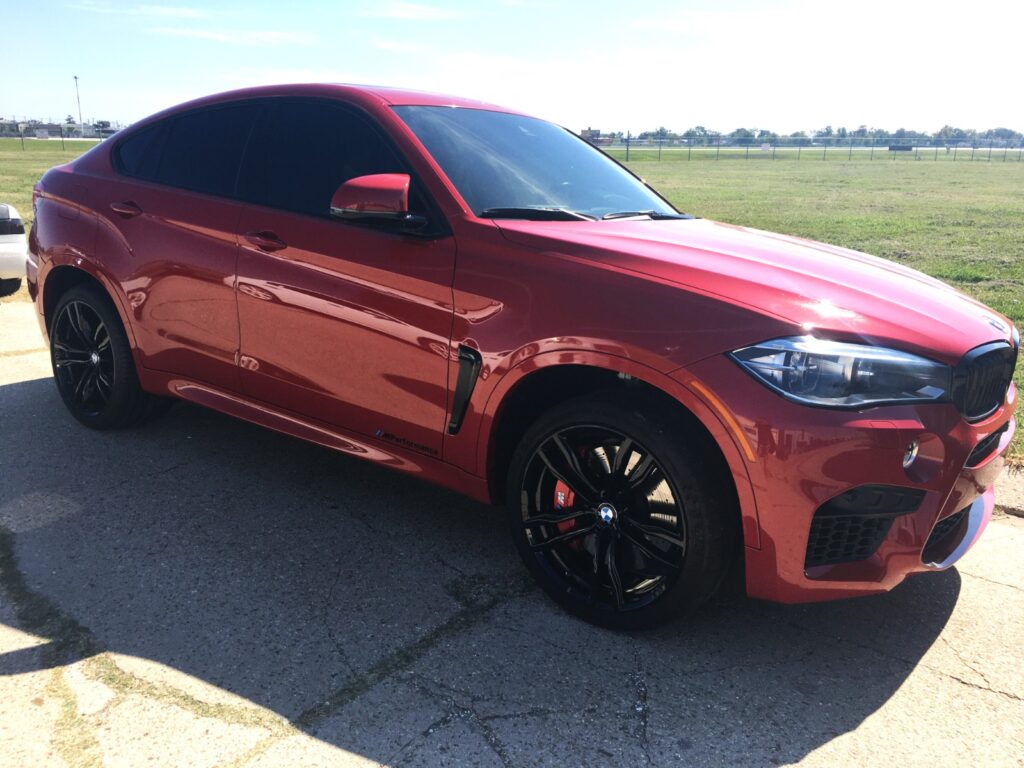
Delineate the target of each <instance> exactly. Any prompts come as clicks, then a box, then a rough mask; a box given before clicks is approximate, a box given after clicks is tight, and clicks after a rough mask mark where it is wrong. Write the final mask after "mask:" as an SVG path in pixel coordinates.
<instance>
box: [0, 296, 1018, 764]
mask: <svg viewBox="0 0 1024 768" xmlns="http://www.w3.org/2000/svg"><path fill="white" fill-rule="evenodd" d="M34 323H35V321H34V319H33V318H32V315H31V309H30V307H29V306H28V305H27V304H22V303H20V302H14V303H12V302H4V303H0V764H2V765H4V766H6V765H11V766H47V765H55V766H59V765H76V766H77V765H108V766H119V765H126V766H128V765H131V766H137V765H140V764H153V765H175V766H177V765H183V766H184V765H188V766H191V765H196V766H200V765H204V766H205V765H211V766H212V765H228V766H281V765H304V766H313V765H320V766H336V765H344V766H348V765H364V764H387V765H441V764H444V765H463V764H470V765H497V766H509V765H538V764H541V765H558V766H563V765H639V766H644V765H651V766H660V765H721V764H724V763H729V764H742V765H779V764H794V763H797V764H801V765H809V766H819V765H820V766H825V765H827V766H834V765H858V766H859V765H864V764H877V763H880V762H882V761H886V762H890V763H893V764H899V765H926V764H930V765H933V764H935V763H941V764H943V765H961V764H963V765H968V764H970V765H986V766H990V765H992V766H995V765H1006V766H1009V765H1020V764H1022V758H1021V756H1022V755H1024V665H1022V664H1021V652H1020V640H1019V638H1020V637H1021V636H1022V635H1024V559H1022V558H1021V557H1020V552H1021V550H1022V547H1024V520H1020V519H1016V518H1014V517H1010V516H1001V517H999V518H997V519H996V520H994V521H993V523H992V524H991V526H990V527H989V529H988V530H987V531H986V533H985V535H984V537H983V538H982V541H981V542H980V543H979V545H978V546H977V547H976V548H975V550H973V551H972V552H971V553H970V554H969V555H968V556H967V557H966V558H965V559H964V560H963V561H961V564H960V565H959V566H958V567H957V568H956V569H953V570H950V571H947V572H944V573H941V574H928V575H924V576H918V577H914V578H912V579H910V580H909V581H908V582H907V583H905V584H904V585H902V586H901V587H900V588H898V589H896V590H895V591H894V592H892V593H890V594H888V595H885V596H882V597H878V598H866V599H861V600H854V601H847V602H842V603H832V604H824V605H814V606H804V607H798V608H783V607H778V606H773V605H768V604H764V603H757V602H753V601H748V600H746V599H743V598H739V597H722V598H720V599H718V600H717V601H716V602H715V603H714V604H713V605H711V606H709V607H708V608H707V609H706V610H704V611H703V612H701V613H700V614H699V615H698V616H697V617H696V618H695V619H694V620H693V621H692V623H690V624H688V625H683V626H673V627H667V628H664V629H661V630H658V631H655V632H650V633H643V634H636V635H624V634H616V633H612V632H606V631H603V630H599V629H595V628H593V627H590V626H588V625H585V624H582V623H580V622H578V621H576V620H574V619H571V618H569V617H568V616H566V615H565V614H563V613H562V612H561V611H559V610H558V609H557V608H555V607H554V606H553V605H552V604H551V603H550V602H549V601H548V600H546V599H545V598H544V596H543V595H542V594H540V593H539V592H538V591H537V590H536V589H535V588H533V586H532V585H531V584H530V582H529V580H528V579H527V577H526V576H525V574H524V571H523V569H522V567H521V566H520V564H519V562H518V561H517V559H516V556H515V554H514V552H513V551H512V547H511V545H510V543H509V541H508V537H507V534H506V531H505V529H504V524H503V521H502V518H501V515H500V513H499V512H498V511H497V510H494V509H491V508H488V507H484V506H481V505H479V504H476V503H474V502H470V501H467V500H466V499H463V498H461V497H459V496H456V495H454V494H451V493H448V492H447V491H443V490H441V489H438V488H434V487H432V486H428V485H425V484H422V483H420V482H418V481H416V480H414V479H411V478H406V477H401V476H398V475H395V474H392V473H389V472H387V471H386V470H383V469H381V468H378V467H374V466H369V465H366V464H363V463H360V462H357V461H355V460H352V459H349V458H347V457H344V456H341V455H338V454H334V453H331V452H329V451H327V450H324V449H321V448H317V447H314V446H311V445H307V444H304V443H301V442H299V441H296V440H293V439H290V438H286V437H283V436H280V435H276V434H274V433H271V432H268V431H265V430H262V429H259V428H257V427H254V426H251V425H248V424H244V423H241V422H238V421H234V420H231V419H229V418H227V417H223V416H220V415H217V414H214V413H211V412H208V411H204V410H202V409H199V408H196V407H192V406H188V405H184V404H182V405H179V406H176V407H175V408H174V409H172V410H171V412H170V413H169V414H168V415H167V416H166V417H164V418H163V419H161V420H159V421H157V422H155V423H154V424H152V425H149V426H147V427H144V428H141V429H138V430H131V431H123V432H114V433H95V432H90V431H89V430H86V429H84V428H82V427H80V426H79V425H78V424H77V423H76V422H74V421H73V420H72V419H71V418H70V416H68V415H67V414H66V413H65V411H64V409H63V407H62V405H61V403H60V400H59V397H58V396H57V393H56V391H55V389H54V386H53V382H52V381H51V380H50V379H49V366H48V362H47V356H46V353H45V352H42V351H32V350H33V348H36V349H38V347H39V346H40V342H39V338H38V331H37V329H36V326H35V324H34ZM23 345H24V346H23Z"/></svg>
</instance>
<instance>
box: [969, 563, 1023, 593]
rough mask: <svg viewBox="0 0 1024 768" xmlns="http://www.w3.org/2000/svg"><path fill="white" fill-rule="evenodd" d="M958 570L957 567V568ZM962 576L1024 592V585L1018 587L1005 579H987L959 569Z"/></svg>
mask: <svg viewBox="0 0 1024 768" xmlns="http://www.w3.org/2000/svg"><path fill="white" fill-rule="evenodd" d="M958 570H959V569H958ZM959 572H960V574H961V575H963V576H970V577H971V578H972V579H978V580H979V581H987V582H988V583H989V584H995V585H997V586H1000V587H1006V588H1008V589H1014V590H1016V591H1018V592H1024V587H1018V586H1017V585H1016V584H1007V583H1006V582H1005V581H996V580H995V579H989V578H987V577H985V576H979V575H978V574H976V573H968V572H967V571H964V570H959Z"/></svg>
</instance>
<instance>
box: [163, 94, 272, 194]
mask: <svg viewBox="0 0 1024 768" xmlns="http://www.w3.org/2000/svg"><path fill="white" fill-rule="evenodd" d="M259 110H260V107H259V106H257V105H255V104H243V105H239V106H233V107H223V108H219V109H208V110H203V111H201V112H192V113H190V114H186V115H182V116H181V117H177V118H173V119H172V120H171V121H170V123H169V125H168V127H167V137H166V139H165V140H164V142H163V151H162V152H161V153H160V164H159V167H158V169H157V172H156V179H155V180H156V181H158V182H160V183H161V184H167V185H169V186H172V187H181V188H182V189H191V190H193V191H195V192H204V193H206V194H208V195H221V196H231V195H233V194H234V191H235V180H236V178H237V176H238V165H239V163H240V162H241V159H242V153H243V152H244V151H245V144H246V142H247V141H248V139H249V132H250V130H251V128H252V125H253V123H254V122H255V120H256V117H257V115H258V113H259Z"/></svg>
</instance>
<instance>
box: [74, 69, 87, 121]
mask: <svg viewBox="0 0 1024 768" xmlns="http://www.w3.org/2000/svg"><path fill="white" fill-rule="evenodd" d="M75 101H77V102H78V126H79V129H80V130H81V131H82V135H83V136H84V135H85V123H83V122H82V97H81V96H79V95H78V75H75Z"/></svg>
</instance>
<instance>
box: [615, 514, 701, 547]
mask: <svg viewBox="0 0 1024 768" xmlns="http://www.w3.org/2000/svg"><path fill="white" fill-rule="evenodd" d="M623 523H624V524H625V525H628V526H631V527H632V528H635V529H636V530H637V531H638V532H639V533H641V534H642V535H643V536H644V537H645V538H648V539H658V540H659V541H663V542H665V543H666V544H671V545H672V546H674V547H684V546H686V541H685V540H684V539H683V537H682V536H680V535H679V534H677V533H672V532H671V531H665V530H662V529H661V528H658V527H656V526H653V525H644V524H643V523H638V522H637V521H636V520H632V519H630V518H623Z"/></svg>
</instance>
